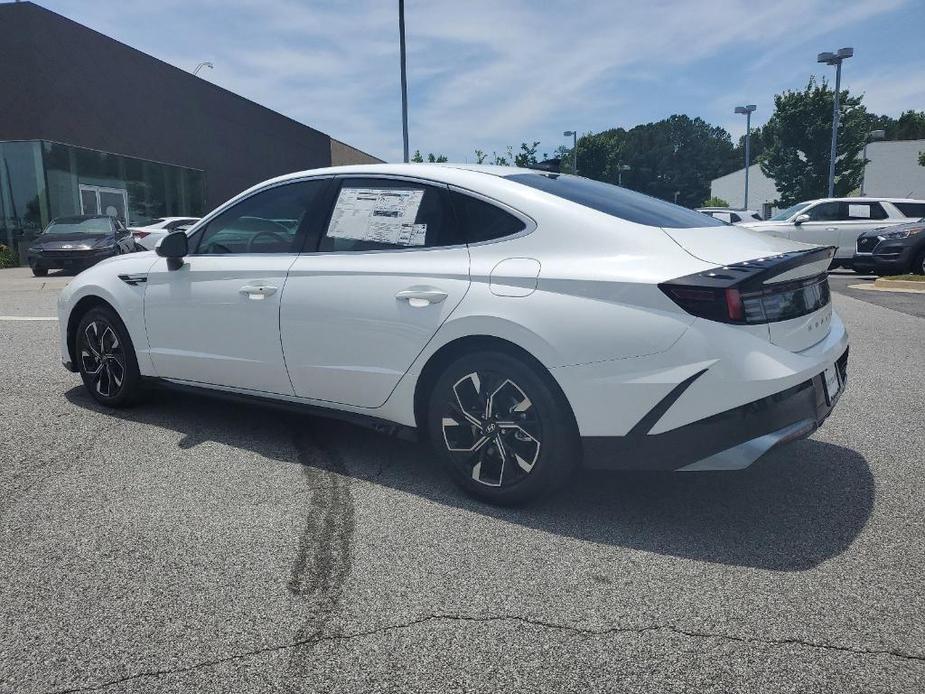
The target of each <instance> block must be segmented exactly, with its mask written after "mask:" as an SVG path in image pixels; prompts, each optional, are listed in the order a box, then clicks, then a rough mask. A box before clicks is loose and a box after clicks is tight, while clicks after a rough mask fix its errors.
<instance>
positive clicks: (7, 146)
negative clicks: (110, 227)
mask: <svg viewBox="0 0 925 694" xmlns="http://www.w3.org/2000/svg"><path fill="white" fill-rule="evenodd" d="M0 95H2V99H3V104H2V107H0V244H5V245H8V246H10V247H11V248H12V249H13V251H14V253H16V254H17V255H20V257H22V252H23V251H24V250H25V248H26V247H27V246H28V244H29V242H30V241H31V240H32V239H33V238H34V237H35V236H36V235H37V234H38V233H40V232H41V230H42V229H43V228H44V227H45V226H46V225H47V224H48V223H49V221H51V220H52V219H55V218H56V217H60V216H64V215H72V214H96V213H107V214H112V215H115V216H118V217H120V218H121V219H123V221H125V223H126V224H127V225H130V226H140V225H143V224H145V223H148V222H149V221H150V220H153V219H156V218H159V217H166V216H192V217H198V216H201V215H202V214H204V213H205V212H206V211H208V210H210V209H212V208H214V207H215V206H217V205H219V204H220V203H222V202H224V201H225V200H227V199H228V198H230V197H232V196H233V195H235V194H237V193H239V192H241V191H242V190H244V189H246V188H248V187H249V186H251V185H253V184H255V183H258V182H260V181H262V180H265V179H267V178H271V177H273V176H277V175H280V174H284V173H289V172H291V171H299V170H302V169H311V168H316V167H321V166H331V165H337V164H356V163H367V162H377V161H380V160H379V159H377V158H376V157H373V156H371V155H369V154H366V153H365V152H362V151H360V150H358V149H355V148H353V147H350V146H349V145H347V144H346V143H343V142H340V141H338V140H335V139H333V138H332V137H330V136H329V135H326V134H325V133H322V132H320V131H318V130H315V129H313V128H310V127H308V126H306V125H303V124H301V123H298V122H296V121H294V120H292V119H291V118H287V117H285V116H283V115H281V114H279V113H276V112H275V111H271V110H270V109H268V108H265V107H263V106H260V105H259V104H256V103H254V102H253V101H249V100H247V99H245V98H243V97H241V96H238V95H237V94H234V93H232V92H229V91H228V90H226V89H222V88H221V87H218V86H216V85H214V84H212V83H210V82H207V81H205V80H202V79H200V78H198V77H196V76H194V75H192V74H191V73H189V72H186V71H184V70H180V69H179V68H176V67H174V66H172V65H168V64H167V63H165V62H163V61H161V60H158V59H157V58H154V57H152V56H149V55H147V54H145V53H142V52H140V51H137V50H135V49H134V48H131V47H129V46H126V45H125V44H122V43H119V42H118V41H115V40H113V39H111V38H109V37H107V36H104V35H102V34H100V33H98V32H96V31H94V30H92V29H89V28H87V27H85V26H82V25H80V24H77V23H76V22H73V21H71V20H69V19H66V18H65V17H62V16H60V15H58V14H55V13H54V12H51V11H49V10H46V9H44V8H42V7H39V6H38V5H35V4H33V3H31V2H17V3H0Z"/></svg>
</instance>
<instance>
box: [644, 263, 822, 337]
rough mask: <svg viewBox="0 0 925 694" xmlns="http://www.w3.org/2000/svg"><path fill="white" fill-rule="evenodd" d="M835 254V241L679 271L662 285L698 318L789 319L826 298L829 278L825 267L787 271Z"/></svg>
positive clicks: (811, 309)
mask: <svg viewBox="0 0 925 694" xmlns="http://www.w3.org/2000/svg"><path fill="white" fill-rule="evenodd" d="M834 255H835V248H834V247H831V246H827V247H824V248H813V249H810V250H808V251H792V252H789V253H782V254H780V255H775V256H768V257H765V258H757V259H755V260H749V261H746V262H742V263H736V264H733V265H725V266H723V267H717V268H713V269H711V270H707V271H705V272H698V273H695V274H693V275H686V276H684V277H678V278H677V279H673V280H669V281H667V282H662V283H661V284H659V285H658V287H659V289H661V290H662V291H663V292H664V293H665V294H666V295H667V296H668V297H669V298H670V299H671V300H672V301H674V302H675V303H676V304H677V305H678V306H680V307H681V308H682V309H684V310H685V311H686V312H687V313H690V314H691V315H694V316H698V317H700V318H706V319H708V320H715V321H719V322H722V323H735V324H743V325H744V324H757V323H773V322H777V321H783V320H790V319H792V318H798V317H800V316H803V315H806V314H809V313H813V312H814V311H818V310H819V309H820V308H822V307H823V306H825V305H826V304H828V303H829V302H830V301H831V295H830V293H829V281H828V275H827V273H826V272H825V271H823V272H821V273H818V274H815V275H813V276H810V277H801V278H799V279H792V280H791V279H786V278H784V277H783V276H784V275H786V274H789V273H791V271H793V270H796V269H797V268H799V267H801V266H803V265H811V264H820V265H823V266H824V267H826V268H827V267H828V264H829V263H831V260H832V258H833V257H834ZM775 278H780V279H781V281H775Z"/></svg>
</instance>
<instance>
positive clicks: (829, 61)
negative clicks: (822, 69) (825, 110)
mask: <svg viewBox="0 0 925 694" xmlns="http://www.w3.org/2000/svg"><path fill="white" fill-rule="evenodd" d="M853 55H854V49H853V48H839V49H838V51H837V52H836V53H829V52H825V53H820V54H819V55H817V56H816V62H817V63H825V64H826V65H834V66H835V104H834V106H833V108H832V149H831V151H830V152H829V197H830V198H834V197H835V148H836V145H837V144H838V119H839V117H840V116H841V110H840V109H839V99H840V98H841V64H842V62H843V61H845V60H847V59H848V58H850V57H851V56H853Z"/></svg>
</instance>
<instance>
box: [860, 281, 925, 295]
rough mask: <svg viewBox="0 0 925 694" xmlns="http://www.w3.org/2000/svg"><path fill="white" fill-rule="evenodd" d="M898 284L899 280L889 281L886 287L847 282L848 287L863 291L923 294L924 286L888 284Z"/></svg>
mask: <svg viewBox="0 0 925 694" xmlns="http://www.w3.org/2000/svg"><path fill="white" fill-rule="evenodd" d="M893 284H899V282H890V283H889V284H888V285H887V286H886V287H884V286H883V285H882V284H881V285H879V286H878V285H876V284H849V285H848V289H862V290H864V291H865V292H888V293H889V292H892V293H895V294H925V288H922V289H905V288H903V287H893V286H890V285H893ZM909 284H922V282H909Z"/></svg>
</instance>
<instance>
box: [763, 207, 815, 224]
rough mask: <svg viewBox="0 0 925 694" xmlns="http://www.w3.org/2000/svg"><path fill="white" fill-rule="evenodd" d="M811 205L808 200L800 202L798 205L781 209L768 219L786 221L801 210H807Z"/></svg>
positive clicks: (770, 220)
mask: <svg viewBox="0 0 925 694" xmlns="http://www.w3.org/2000/svg"><path fill="white" fill-rule="evenodd" d="M809 205H810V203H808V202H798V203H797V204H796V205H792V206H791V207H788V208H787V209H786V210H781V211H780V212H778V213H777V214H776V215H774V216H773V217H768V221H769V222H784V221H786V220H788V219H790V218H791V217H792V216H793V215H795V214H796V213H797V212H799V211H800V210H805V209H806V208H807V207H809Z"/></svg>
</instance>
